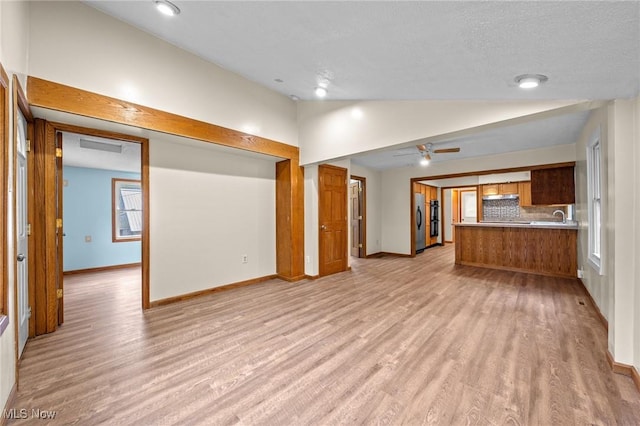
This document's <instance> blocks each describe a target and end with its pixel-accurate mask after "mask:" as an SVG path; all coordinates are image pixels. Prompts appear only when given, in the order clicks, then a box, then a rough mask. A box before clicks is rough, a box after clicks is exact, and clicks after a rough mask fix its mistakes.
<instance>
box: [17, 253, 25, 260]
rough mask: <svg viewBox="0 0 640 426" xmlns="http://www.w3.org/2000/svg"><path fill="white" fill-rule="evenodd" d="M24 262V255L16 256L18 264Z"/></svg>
mask: <svg viewBox="0 0 640 426" xmlns="http://www.w3.org/2000/svg"><path fill="white" fill-rule="evenodd" d="M23 260H24V254H22V253H20V254H18V262H22V261H23Z"/></svg>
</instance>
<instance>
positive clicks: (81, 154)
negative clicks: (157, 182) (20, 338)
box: [31, 118, 149, 336]
mask: <svg viewBox="0 0 640 426" xmlns="http://www.w3.org/2000/svg"><path fill="white" fill-rule="evenodd" d="M34 134H35V137H34V141H33V142H34V143H33V150H34V153H35V156H34V157H35V167H34V169H35V170H36V173H35V179H34V183H33V189H34V191H33V192H34V200H35V202H36V204H37V205H38V204H39V205H41V206H43V208H41V209H40V210H39V211H38V215H37V217H36V219H35V221H34V224H33V231H34V232H33V234H34V236H33V238H34V241H33V245H34V246H35V247H38V248H39V250H41V251H42V255H43V256H44V258H45V259H46V261H45V262H40V263H38V264H37V265H36V267H35V276H36V279H35V284H34V292H33V294H34V297H33V303H32V305H31V307H32V310H33V312H35V315H34V317H35V318H33V319H32V321H33V322H34V324H33V325H34V333H33V336H38V335H42V334H46V333H51V332H54V331H56V329H57V328H58V326H60V325H62V324H63V322H64V297H65V294H64V283H65V272H74V271H75V272H78V271H80V272H82V271H85V272H88V271H95V270H100V269H101V268H105V267H106V268H109V267H114V266H116V267H117V266H118V264H120V265H122V264H123V263H124V262H123V261H122V256H121V257H120V258H118V255H117V254H114V253H115V252H114V250H116V251H117V248H115V249H114V248H108V249H105V247H109V246H111V245H112V243H113V241H112V232H113V229H112V227H113V224H114V223H117V221H114V220H113V217H114V213H117V211H115V210H114V206H118V207H121V206H122V203H119V202H115V203H114V201H113V199H112V195H113V189H112V179H113V177H114V176H111V175H110V174H109V172H108V171H106V170H105V169H113V168H122V167H120V166H119V167H112V166H110V164H118V161H116V160H115V159H119V160H120V163H119V164H122V163H123V160H122V158H123V157H131V158H130V159H129V163H131V164H132V165H130V166H129V167H133V170H135V171H137V174H135V176H134V177H137V178H138V179H137V180H138V182H139V188H140V191H139V193H138V199H137V202H136V204H135V205H136V206H138V207H139V208H135V209H133V210H135V211H134V212H133V213H132V215H133V217H134V218H135V217H137V219H138V222H137V223H135V224H132V225H131V226H130V228H131V229H133V230H134V231H135V230H136V229H137V230H139V233H138V234H139V235H138V238H137V240H138V241H136V242H134V241H133V240H132V241H127V242H125V243H119V244H120V245H121V246H122V247H124V248H125V249H126V247H127V245H130V246H129V247H132V245H133V244H135V245H137V248H134V249H130V251H133V252H137V258H136V261H133V262H131V263H135V264H137V265H138V266H137V267H138V268H141V270H142V273H141V280H140V281H141V283H142V284H141V294H142V297H141V298H140V299H141V305H142V309H146V308H148V307H149V264H148V263H149V261H148V258H149V256H148V253H149V231H148V217H149V212H148V210H149V209H148V206H149V197H148V185H149V174H148V173H149V172H148V168H149V167H148V164H149V150H148V140H147V139H146V138H140V137H136V136H130V135H126V134H121V133H116V132H111V131H106V130H97V129H93V128H86V127H79V126H74V125H68V124H63V123H56V122H50V121H47V120H44V119H40V118H36V119H35V131H34ZM131 152H133V153H134V155H131ZM123 153H124V154H123ZM109 155H110V156H111V157H109ZM54 159H55V161H52V160H54ZM132 176H133V175H128V176H127V177H132ZM116 195H118V194H117V193H116ZM69 196H71V198H69ZM140 206H141V207H140ZM112 212H113V213H112ZM132 215H131V214H129V217H132ZM52 224H55V226H53V225H52ZM136 232H137V231H136ZM114 246H115V245H114ZM109 250H111V251H109ZM120 251H122V250H120ZM114 259H115V260H114ZM100 262H102V264H100ZM140 265H141V266H140Z"/></svg>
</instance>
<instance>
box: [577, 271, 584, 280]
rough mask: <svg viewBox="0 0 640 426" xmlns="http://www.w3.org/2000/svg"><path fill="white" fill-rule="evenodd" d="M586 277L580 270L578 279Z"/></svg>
mask: <svg viewBox="0 0 640 426" xmlns="http://www.w3.org/2000/svg"><path fill="white" fill-rule="evenodd" d="M583 277H584V271H583V270H582V269H578V278H583Z"/></svg>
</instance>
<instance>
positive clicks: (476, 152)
mask: <svg viewBox="0 0 640 426" xmlns="http://www.w3.org/2000/svg"><path fill="white" fill-rule="evenodd" d="M588 118H589V111H582V112H578V113H573V114H565V115H560V116H557V117H551V118H546V119H541V120H536V121H529V122H526V123H520V124H515V125H511V126H504V127H499V128H493V129H490V130H485V131H479V132H476V133H474V134H470V135H465V136H459V137H454V138H449V139H445V140H442V141H439V142H438V143H434V145H433V147H434V149H440V148H454V147H458V148H460V152H457V153H446V154H434V155H433V156H432V158H431V162H432V163H438V162H442V161H450V160H460V159H463V158H471V157H480V156H485V155H492V154H500V153H504V152H512V151H523V150H529V149H538V148H544V147H550V146H555V145H565V144H572V143H575V142H576V141H577V140H578V137H579V136H580V133H581V131H582V128H583V127H584V125H585V123H586V121H587V119H588ZM423 142H424V141H414V142H412V143H411V144H410V145H406V144H405V145H402V146H398V147H394V148H391V149H385V150H380V151H375V152H370V153H364V154H360V155H355V156H352V157H351V160H352V161H353V162H354V163H356V164H360V165H362V166H365V167H369V168H372V169H377V170H385V169H392V168H396V167H416V166H417V165H418V164H419V163H420V159H421V158H422V157H421V156H420V153H419V152H418V149H417V148H416V145H417V144H421V143H423Z"/></svg>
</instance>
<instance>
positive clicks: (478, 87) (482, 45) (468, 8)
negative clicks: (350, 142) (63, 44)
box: [85, 0, 640, 169]
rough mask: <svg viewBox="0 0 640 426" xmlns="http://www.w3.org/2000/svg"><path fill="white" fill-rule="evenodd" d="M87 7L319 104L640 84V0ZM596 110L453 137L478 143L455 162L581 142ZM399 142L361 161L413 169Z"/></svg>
mask: <svg viewBox="0 0 640 426" xmlns="http://www.w3.org/2000/svg"><path fill="white" fill-rule="evenodd" d="M85 3H87V4H89V5H90V6H92V7H95V8H97V9H99V10H101V11H103V12H105V13H107V14H109V15H112V16H113V17H115V18H117V19H120V20H123V21H125V22H128V23H130V24H131V25H134V26H136V27H138V28H140V29H142V30H144V31H147V32H149V33H151V34H153V35H155V36H157V37H160V38H162V39H164V40H166V41H168V42H169V43H171V44H174V45H176V46H178V47H180V48H183V49H185V50H188V51H190V52H192V53H194V54H196V55H198V56H200V57H202V58H204V59H206V60H207V61H210V62H213V63H215V64H218V65H220V66H222V67H224V68H226V69H228V70H230V71H232V72H234V73H237V74H239V75H241V76H244V77H245V78H247V79H249V80H252V81H255V82H258V83H260V84H262V85H264V86H266V87H269V88H271V89H273V90H275V91H277V92H280V93H282V94H283V95H285V96H292V97H293V98H294V99H301V100H313V99H315V98H314V95H313V89H314V88H315V87H316V86H318V85H326V86H327V90H328V95H327V99H331V100H389V99H394V100H399V99H417V100H445V99H446V100H514V99H515V100H535V99H575V100H592V99H600V100H607V99H614V98H625V97H632V96H637V95H638V93H639V90H640V2H639V1H579V2H575V1H545V2H534V1H412V2H404V1H374V2H350V1H345V2H335V1H334V2H324V1H282V2H271V1H264V2H247V1H222V2H217V1H197V2H196V1H180V0H175V1H173V3H174V4H175V5H177V6H178V7H179V8H180V10H181V12H180V14H179V15H177V16H175V17H171V18H170V17H166V16H163V15H161V14H159V13H158V12H157V11H156V10H155V7H154V2H152V1H115V2H114V1H87V2H85ZM526 73H534V74H544V75H546V76H548V81H547V82H546V83H545V84H543V85H541V86H540V87H539V88H537V89H536V90H528V91H527V90H523V89H520V88H518V87H517V85H516V83H515V81H514V78H515V77H516V76H517V75H520V74H526ZM586 117H587V115H586V114H585V113H584V112H581V113H576V114H570V115H567V116H565V117H563V118H560V119H558V120H555V121H553V120H552V121H549V122H547V123H540V126H538V127H537V128H536V126H532V125H529V126H528V128H527V129H526V137H523V138H516V140H514V134H515V133H517V132H520V131H523V130H525V129H522V128H518V127H515V128H510V129H506V130H505V131H504V132H500V130H494V132H493V133H491V134H489V135H486V134H485V135H484V136H482V135H479V136H478V137H476V138H475V139H474V138H473V137H472V136H469V137H466V138H465V139H464V140H454V141H449V142H451V143H456V144H458V145H462V146H465V145H466V146H467V148H466V149H463V150H462V151H461V153H460V154H450V155H449V156H448V157H447V158H450V159H457V158H463V155H465V154H464V153H465V152H466V153H467V154H466V155H467V156H473V155H486V154H487V153H491V152H494V151H496V150H497V151H500V150H501V149H502V152H505V151H506V150H519V149H530V147H531V146H534V147H535V146H545V145H549V144H550V143H552V142H551V141H554V142H555V143H571V142H573V141H575V137H576V133H577V132H578V130H577V129H579V128H581V127H582V125H583V124H584V122H585V120H586ZM551 131H553V134H552V135H550V132H551ZM514 132H515V133H514ZM481 137H484V139H485V141H484V142H482V141H481V140H480V138H481ZM489 139H490V140H491V141H492V142H488V140H489ZM490 143H493V144H494V145H493V146H490V145H488V144H490ZM458 145H456V146H458ZM399 148H402V147H397V148H395V149H391V150H388V151H387V152H386V153H380V152H377V153H371V154H365V155H362V156H358V158H355V159H354V160H355V161H357V162H360V163H361V164H363V165H368V166H371V167H376V168H383V169H384V168H389V167H398V166H402V165H403V160H400V159H399V158H400V157H401V155H399V154H402V152H400V151H398V149H399ZM405 148H406V147H405ZM440 158H442V157H440Z"/></svg>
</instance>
